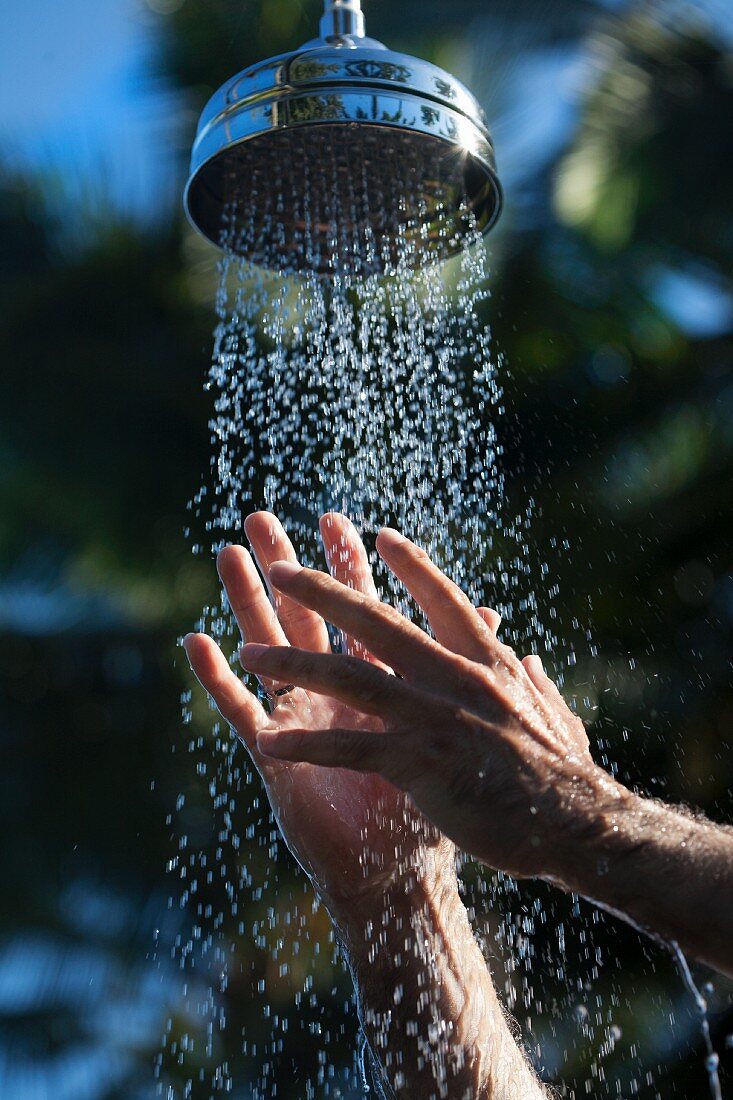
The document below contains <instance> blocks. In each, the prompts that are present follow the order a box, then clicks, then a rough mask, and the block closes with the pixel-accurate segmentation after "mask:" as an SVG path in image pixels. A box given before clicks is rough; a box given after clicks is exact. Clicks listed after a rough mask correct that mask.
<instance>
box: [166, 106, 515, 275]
mask: <svg viewBox="0 0 733 1100" xmlns="http://www.w3.org/2000/svg"><path fill="white" fill-rule="evenodd" d="M334 125H340V126H348V125H351V123H350V122H349V121H346V122H344V121H339V122H333V121H320V122H304V123H300V124H298V123H295V124H292V125H290V126H288V127H283V129H282V130H278V129H270V130H257V131H254V132H253V133H251V134H248V135H246V136H244V137H242V138H239V139H238V140H237V141H233V142H231V143H230V144H228V145H227V147H226V150H225V151H224V152H225V153H230V152H231V151H233V150H236V149H237V148H239V147H241V146H244V145H246V144H248V143H250V142H254V141H260V140H262V139H267V138H268V137H270V138H276V137H277V135H278V133H282V132H290V133H292V131H293V130H304V131H305V130H311V129H315V128H324V129H325V128H328V127H331V126H334ZM358 125H359V127H360V128H364V129H375V130H376V129H379V130H391V131H393V132H394V133H398V134H405V133H410V132H413V131H406V130H405V129H404V128H403V127H400V126H395V125H394V124H389V123H384V122H359V123H358ZM425 136H427V137H429V138H430V139H431V140H434V141H436V142H440V143H442V144H443V145H445V146H446V147H448V148H453V149H455V148H456V143H455V141H453V140H452V139H451V138H448V137H445V136H443V135H440V134H430V135H425ZM486 144H487V145H488V147H489V150H490V151H491V153H492V154H493V147H492V146H491V142H490V140H487V141H486ZM462 152H464V153H465V154H466V155H467V156H470V157H471V158H472V160H473V161H474V163H475V164H476V165H477V166H478V167H479V168H480V169H481V171H482V172H483V173H484V176H485V178H486V183H487V184H489V185H490V187H491V190H492V194H493V199H494V201H493V204H492V207H491V213H490V214H489V217H488V218H487V220H486V222H485V223H484V224H483V226H482V230H481V232H482V234H486V233H488V232H489V231H490V230H491V229H493V228H494V226H495V225H496V223H497V221H498V220H499V217H500V216H501V212H502V210H503V206H504V191H503V188H502V185H501V181H500V179H499V176H498V174H497V172H496V168H495V167H494V165H493V163H491V162H490V160H489V159H488V158H485V157H482V156H480V155H479V151H478V150H473V151H469V150H462ZM222 155H223V154H222V150H218V151H217V152H214V153H212V154H211V155H210V156H209V157H208V158H207V160H205V161H202V162H201V163H200V164H199V165H198V167H197V169H196V171H195V172H193V173H192V175H191V176H190V178H189V180H188V182H187V183H186V187H185V190H184V210H185V214H186V218H187V220H188V223H189V224H190V225H191V227H192V228H193V229H195V230H196V231H197V232H198V233H199V234H200V235H201V236H203V237H205V239H206V240H207V241H209V242H210V243H211V244H213V245H215V246H216V247H217V248H219V249H221V250H222V251H224V252H226V254H227V255H231V256H235V255H237V253H236V251H234V250H231V249H226V248H225V247H224V246H223V245H222V243H221V240H220V236H218V235H214V234H213V233H211V232H209V231H208V230H207V229H206V228H204V226H203V224H202V223H201V222H199V221H197V220H196V218H195V217H194V215H193V213H192V210H191V192H192V191H193V189H194V187H195V185H196V184H197V183H199V182H200V178H201V176H202V174H203V172H204V171H205V169H206V168H207V167H208V166H210V165H211V164H212V163H213V162H214V161H217V160H219V159H220V158H221V156H222ZM491 161H493V156H491Z"/></svg>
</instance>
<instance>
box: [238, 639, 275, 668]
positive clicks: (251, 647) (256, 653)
mask: <svg viewBox="0 0 733 1100" xmlns="http://www.w3.org/2000/svg"><path fill="white" fill-rule="evenodd" d="M271 648H272V646H269V645H260V643H259V642H247V643H246V645H243V646H242V648H241V649H240V651H239V659H240V661H241V663H242V664H243V665H244V667H245V668H248V667H249V666H250V665H252V664H256V662H257V661H258V660H259V659H260V658H261V657H263V656H264V655H265V653H268V652H269V650H270V649H271Z"/></svg>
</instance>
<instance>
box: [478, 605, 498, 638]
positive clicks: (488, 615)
mask: <svg viewBox="0 0 733 1100" xmlns="http://www.w3.org/2000/svg"><path fill="white" fill-rule="evenodd" d="M476 614H477V615H480V616H481V618H482V619H483V620H484V622H485V623H486V625H487V626H488V628H489V630H490V631H491V633H492V634H496V632H497V631H498V629H499V627H500V626H501V615H500V614H499V612H498V611H494V609H493V607H477V608H476Z"/></svg>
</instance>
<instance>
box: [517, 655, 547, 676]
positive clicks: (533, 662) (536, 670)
mask: <svg viewBox="0 0 733 1100" xmlns="http://www.w3.org/2000/svg"><path fill="white" fill-rule="evenodd" d="M522 664H523V665H524V667H525V668H526V670H527V672H528V673H529V675H530V676H531V677H533V678H534V677H535V676H542V677H544V676H546V673H545V666H544V665H543V664H542V658H541V657H539V656H538V655H537V654H536V653H530V654H528V655H527V656H526V657H523V658H522Z"/></svg>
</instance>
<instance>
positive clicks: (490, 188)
mask: <svg viewBox="0 0 733 1100" xmlns="http://www.w3.org/2000/svg"><path fill="white" fill-rule="evenodd" d="M501 202H502V198H501V187H500V184H499V181H498V177H497V175H496V167H495V163H494V150H493V146H492V143H491V138H490V136H489V132H488V128H487V125H486V121H485V118H484V115H483V112H482V110H481V108H480V106H479V104H478V102H477V101H476V99H475V98H474V97H473V96H472V95H471V94H470V92H468V90H467V89H466V88H465V87H464V86H463V85H462V84H461V83H460V82H459V81H457V80H456V79H455V78H454V77H452V76H451V75H450V74H449V73H447V72H445V71H444V70H442V69H440V68H438V67H437V66H435V65H432V64H429V63H428V62H426V61H421V60H418V59H416V58H413V57H410V56H407V55H405V54H399V53H393V52H392V51H390V50H387V49H386V47H384V46H383V45H381V43H379V42H375V41H373V40H371V39H366V38H353V37H350V36H346V37H337V38H329V39H327V40H323V39H316V40H314V41H313V42H309V43H307V44H306V45H305V46H304V47H302V48H301V49H300V50H297V51H295V52H294V53H290V54H284V55H282V56H280V57H275V58H271V59H269V60H267V61H265V62H262V63H261V64H258V65H255V66H252V67H251V68H249V69H245V70H244V71H243V72H241V73H239V74H238V75H237V76H235V77H233V78H232V79H231V80H230V81H228V82H227V83H226V84H225V85H223V87H222V88H221V89H219V91H218V92H216V94H215V95H214V96H213V97H212V98H211V100H210V101H209V103H208V104H207V105H206V107H205V108H204V111H203V114H202V116H201V120H200V123H199V127H198V132H197V135H196V140H195V143H194V147H193V155H192V161H191V174H190V178H189V182H188V185H187V187H186V194H185V205H186V210H187V213H188V216H189V218H190V220H191V221H192V222H193V224H194V226H195V227H196V228H197V229H198V230H199V231H200V232H201V233H203V234H204V236H206V237H208V239H209V240H211V241H212V242H213V243H214V244H217V245H219V246H220V247H224V248H227V249H228V250H229V251H231V252H233V253H235V254H239V255H242V256H246V257H247V258H249V259H251V260H252V261H253V262H255V263H261V264H265V265H267V266H274V265H276V266H279V267H283V268H285V269H291V270H314V271H317V272H319V273H334V271H336V270H337V269H338V268H339V267H340V266H342V265H343V264H344V263H345V262H346V263H347V264H348V257H350V256H351V257H354V258H356V257H360V261H359V262H360V263H361V264H362V265H364V262H365V261H364V257H365V256H368V257H369V263H368V266H370V267H371V268H373V269H376V270H379V271H383V270H386V269H389V267H390V265H391V263H392V262H394V260H395V258H396V254H397V252H398V251H399V252H400V254H401V255H403V256H404V254H405V252H404V250H405V241H404V237H405V236H406V235H407V236H408V237H409V243H410V247H409V255H410V257H411V258H410V260H409V262H410V264H411V265H413V266H422V265H423V264H425V263H428V262H430V261H431V260H433V259H442V258H444V257H446V256H448V255H451V254H452V253H454V252H457V251H459V250H460V249H461V248H462V247H463V245H464V243H465V240H466V237H467V236H468V235H469V234H470V233H475V232H476V231H478V232H481V233H485V232H488V230H489V229H490V228H491V227H492V226H493V225H494V224H495V222H496V219H497V218H498V216H499V213H500V210H501Z"/></svg>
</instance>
